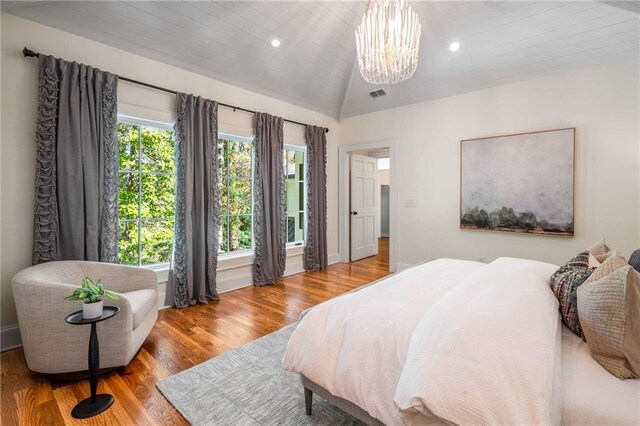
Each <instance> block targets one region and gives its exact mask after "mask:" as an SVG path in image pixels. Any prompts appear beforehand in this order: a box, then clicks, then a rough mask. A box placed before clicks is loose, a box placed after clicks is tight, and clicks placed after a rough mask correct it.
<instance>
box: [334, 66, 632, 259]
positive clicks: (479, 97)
mask: <svg viewBox="0 0 640 426" xmlns="http://www.w3.org/2000/svg"><path fill="white" fill-rule="evenodd" d="M638 71H639V69H638V60H637V58H636V59H635V60H630V61H623V62H617V63H610V64H607V65H606V66H600V67H591V68H584V69H581V70H577V71H571V72H566V73H562V74H556V75H553V76H548V77H544V78H540V79H535V80H529V81H525V82H520V83H515V84H509V85H505V86H500V87H495V88H492V89H487V90H482V91H478V92H473V93H467V94H464V95H460V96H455V97H449V98H444V99H438V100H433V101H429V102H424V103H420V104H414V105H410V106H406V107H401V108H395V109H391V110H385V111H380V112H376V113H371V114H365V115H361V116H357V117H352V118H348V119H345V120H343V121H342V122H341V123H340V131H341V134H340V140H341V143H342V144H353V143H366V142H375V141H382V140H393V139H395V140H396V141H397V163H396V164H397V173H398V191H399V192H398V198H397V199H398V203H399V204H400V205H399V206H398V207H399V208H398V210H399V217H398V222H397V223H398V224H399V226H398V235H397V238H398V241H401V242H402V243H401V244H399V247H398V263H399V266H403V265H405V266H406V265H408V264H414V263H417V262H420V261H423V260H427V259H433V258H438V257H455V258H464V259H473V260H475V259H477V257H478V256H485V257H486V259H487V261H490V260H492V259H494V258H496V257H499V256H517V257H528V258H534V259H540V260H543V261H549V262H555V263H561V262H564V261H566V260H568V259H569V258H570V257H572V256H573V255H575V254H576V253H577V252H578V251H580V250H583V249H586V248H588V247H589V245H590V244H592V243H593V242H595V241H596V240H598V239H599V238H601V237H606V238H607V241H608V242H609V243H610V245H611V246H612V247H614V248H616V249H618V250H620V251H622V252H623V254H625V255H626V256H628V255H629V254H630V253H631V252H632V251H633V250H634V249H636V248H638V247H639V246H640V171H639V170H640V166H639V163H640V160H639V159H640V152H639V151H640V148H639V147H640V131H639V124H640V123H639V122H640V109H639V100H640V93H639V92H640V87H639V78H638V75H639V74H638ZM564 127H576V128H577V133H576V135H577V136H576V181H575V182H576V188H575V189H576V193H575V197H576V198H575V200H576V204H575V232H576V235H575V237H573V238H567V237H551V236H532V235H522V234H520V235H518V234H504V233H497V232H487V231H469V230H467V231H462V230H460V229H459V202H460V186H459V185H460V140H462V139H469V138H475V137H482V136H493V135H501V134H511V133H521V132H527V131H534V130H544V129H554V128H564ZM406 199H415V200H416V201H417V206H416V207H414V208H409V207H405V206H404V204H405V200H406Z"/></svg>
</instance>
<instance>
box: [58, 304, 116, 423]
mask: <svg viewBox="0 0 640 426" xmlns="http://www.w3.org/2000/svg"><path fill="white" fill-rule="evenodd" d="M119 311H120V308H118V307H117V306H105V307H104V310H103V311H102V316H99V317H97V318H92V319H85V318H83V317H82V311H81V310H80V311H75V312H73V313H71V314H69V315H68V316H67V318H65V321H66V322H68V323H69V324H73V325H85V324H91V334H90V335H89V384H90V386H91V396H90V397H89V398H87V399H84V400H82V401H80V402H79V403H78V404H77V405H76V406H75V407H74V408H73V410H71V415H72V416H73V417H74V418H76V419H86V418H88V417H93V416H96V415H98V414H100V413H102V412H103V411H105V410H106V409H108V408H109V407H111V405H112V404H113V401H114V399H113V396H112V395H109V394H107V393H102V394H100V395H97V390H98V370H100V347H99V345H98V333H97V332H96V325H97V323H99V322H100V321H104V320H108V319H109V318H111V317H113V316H115V315H116V314H117V313H118V312H119Z"/></svg>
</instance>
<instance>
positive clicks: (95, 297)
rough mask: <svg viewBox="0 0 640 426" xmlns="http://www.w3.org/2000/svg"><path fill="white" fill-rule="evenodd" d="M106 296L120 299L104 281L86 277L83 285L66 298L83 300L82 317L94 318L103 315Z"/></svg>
mask: <svg viewBox="0 0 640 426" xmlns="http://www.w3.org/2000/svg"><path fill="white" fill-rule="evenodd" d="M104 296H106V297H108V298H110V299H113V300H118V295H117V294H115V293H114V292H112V291H109V290H105V288H104V286H103V285H102V281H101V280H98V282H96V283H94V282H93V280H91V278H88V277H85V278H84V279H83V280H82V286H81V287H78V288H77V289H76V291H74V292H73V294H72V295H71V296H67V297H65V298H64V300H82V301H84V303H83V304H82V317H83V318H85V319H93V318H98V317H99V316H102V308H103V305H104V303H103V297H104Z"/></svg>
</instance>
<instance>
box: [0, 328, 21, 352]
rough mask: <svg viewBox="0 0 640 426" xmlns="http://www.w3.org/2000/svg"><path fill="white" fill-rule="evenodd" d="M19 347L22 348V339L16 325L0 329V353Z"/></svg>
mask: <svg viewBox="0 0 640 426" xmlns="http://www.w3.org/2000/svg"><path fill="white" fill-rule="evenodd" d="M20 346H22V338H21V337H20V328H18V324H14V325H9V326H7V327H2V328H0V351H2V352H4V351H8V350H10V349H15V348H19V347H20Z"/></svg>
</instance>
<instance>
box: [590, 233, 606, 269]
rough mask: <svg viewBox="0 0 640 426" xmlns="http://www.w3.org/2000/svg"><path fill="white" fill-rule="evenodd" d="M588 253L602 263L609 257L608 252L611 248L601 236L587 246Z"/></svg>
mask: <svg viewBox="0 0 640 426" xmlns="http://www.w3.org/2000/svg"><path fill="white" fill-rule="evenodd" d="M589 254H592V255H593V257H594V258H595V259H596V260H597V261H598V262H600V263H602V262H604V261H605V259H606V258H607V257H609V254H611V249H610V248H609V246H608V245H607V243H606V241H605V239H604V238H603V239H602V240H600V241H598V242H597V243H595V244H594V245H592V246H591V247H589Z"/></svg>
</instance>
